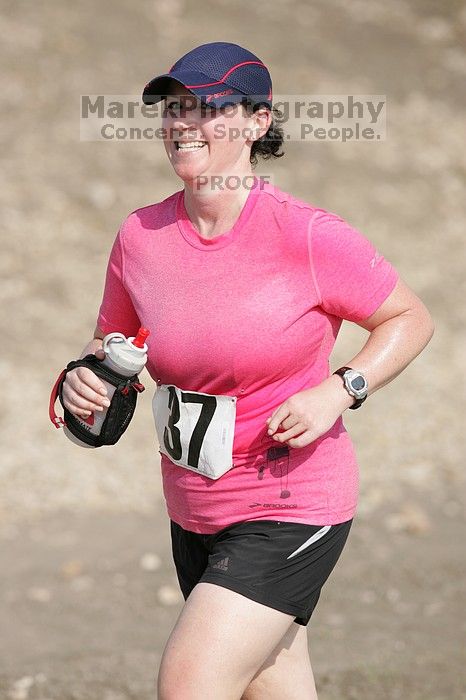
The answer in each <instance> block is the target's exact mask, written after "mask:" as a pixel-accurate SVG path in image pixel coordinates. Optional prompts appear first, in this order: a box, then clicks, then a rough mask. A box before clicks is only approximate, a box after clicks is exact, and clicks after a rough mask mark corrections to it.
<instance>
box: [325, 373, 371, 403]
mask: <svg viewBox="0 0 466 700" xmlns="http://www.w3.org/2000/svg"><path fill="white" fill-rule="evenodd" d="M333 374H338V375H339V376H340V377H342V378H343V384H344V386H345V389H346V391H347V392H348V394H350V396H354V398H355V399H356V401H355V402H354V403H353V405H352V406H349V408H351V409H353V410H354V409H355V408H359V406H360V405H361V404H362V403H363V402H364V401H365V400H366V399H367V389H368V386H367V381H366V378H365V376H364V375H363V374H361V372H358V371H357V370H356V369H353V368H352V367H340V368H339V369H337V370H335V372H334V373H333Z"/></svg>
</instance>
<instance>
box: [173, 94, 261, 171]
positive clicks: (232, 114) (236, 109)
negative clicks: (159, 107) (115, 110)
mask: <svg viewBox="0 0 466 700" xmlns="http://www.w3.org/2000/svg"><path fill="white" fill-rule="evenodd" d="M270 121H271V116H270V112H269V111H268V110H267V109H260V110H258V111H257V112H255V113H254V114H249V113H248V112H247V110H246V109H245V108H244V107H243V106H242V105H227V106H226V107H221V108H218V109H214V108H213V107H210V106H208V105H207V106H204V108H203V109H201V103H200V101H199V99H198V98H197V97H195V96H194V95H193V94H192V93H191V92H189V90H187V89H186V88H184V87H183V86H181V85H180V84H179V83H176V82H175V81H172V84H171V88H170V95H168V96H167V97H166V98H165V99H164V104H163V117H162V126H163V129H164V146H165V150H166V152H167V155H168V158H169V160H170V163H171V164H172V166H173V168H174V170H175V172H176V174H177V175H178V176H179V177H180V178H181V179H182V180H183V181H184V182H185V183H190V182H194V181H195V179H196V178H198V177H199V176H201V175H202V176H213V175H222V176H227V175H241V176H242V175H245V174H250V173H251V172H252V171H251V164H250V161H249V156H250V151H251V145H252V143H253V141H254V140H256V139H257V138H259V137H260V136H262V134H264V133H265V132H266V131H267V129H268V127H269V125H270Z"/></svg>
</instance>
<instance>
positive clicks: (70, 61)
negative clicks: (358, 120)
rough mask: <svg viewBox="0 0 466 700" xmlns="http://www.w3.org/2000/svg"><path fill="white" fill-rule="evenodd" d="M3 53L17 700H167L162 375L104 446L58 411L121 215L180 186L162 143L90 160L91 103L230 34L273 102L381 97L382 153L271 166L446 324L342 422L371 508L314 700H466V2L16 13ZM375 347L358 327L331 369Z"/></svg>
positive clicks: (187, 5)
mask: <svg viewBox="0 0 466 700" xmlns="http://www.w3.org/2000/svg"><path fill="white" fill-rule="evenodd" d="M0 37H1V42H0V47H1V48H0V51H1V52H2V66H3V89H2V91H1V93H0V102H1V106H0V109H1V112H2V130H1V139H2V156H3V168H2V170H1V175H0V177H1V187H0V198H1V200H2V207H3V233H2V239H3V240H2V255H1V257H0V264H1V270H2V282H1V288H0V294H1V298H2V302H3V309H4V312H3V314H2V336H3V352H2V354H1V356H0V373H1V377H2V385H3V395H4V399H5V400H4V402H3V410H2V414H1V422H0V430H1V439H2V451H1V468H0V469H1V471H0V475H1V482H2V488H1V495H0V563H1V569H2V572H3V576H2V577H1V579H0V598H1V601H2V609H3V633H2V635H1V636H0V697H1V698H2V699H3V698H5V699H8V700H23V699H24V700H26V699H28V698H29V699H30V700H36V699H40V700H126V699H130V698H134V699H136V698H137V699H138V700H146V698H147V699H149V698H153V697H154V696H155V693H154V684H155V677H156V674H157V668H158V663H159V660H160V656H161V652H162V650H163V648H164V645H165V642H166V640H167V638H168V636H169V633H170V630H171V628H172V627H173V624H174V623H175V621H176V618H177V615H178V613H179V611H180V610H181V606H182V598H181V595H180V593H179V591H178V587H177V581H176V576H175V571H174V567H173V565H172V561H171V554H170V544H169V529H168V519H167V516H166V512H165V503H164V499H163V494H162V493H161V480H160V473H159V454H158V451H157V445H156V443H155V438H154V435H155V433H154V429H153V423H152V414H151V398H152V394H153V388H154V387H153V384H152V380H151V379H150V377H149V375H148V374H147V373H146V372H144V373H143V375H142V378H143V381H145V383H146V385H147V388H148V390H147V391H146V392H145V393H144V394H142V395H141V397H140V400H139V406H138V411H137V414H136V416H135V418H134V420H133V422H132V424H131V427H130V429H129V430H128V431H127V433H125V435H124V436H123V438H122V439H121V441H120V442H119V443H118V445H116V446H114V447H109V448H104V449H101V450H95V451H92V450H82V449H81V448H79V447H77V446H75V445H73V444H72V443H70V442H69V441H68V440H67V439H66V438H65V437H64V436H63V435H62V434H61V432H58V431H57V430H55V429H54V428H53V426H52V424H51V423H50V421H49V418H48V400H49V394H50V390H51V386H52V384H53V382H54V381H55V379H56V376H57V375H58V373H59V371H60V370H61V369H62V368H63V367H64V366H65V365H66V363H67V362H68V361H69V360H70V359H73V358H75V357H77V356H78V355H79V353H80V352H81V350H82V348H83V346H84V345H85V344H86V343H87V341H88V340H89V339H90V337H92V332H93V329H94V326H95V320H96V316H97V311H98V307H99V305H100V300H101V295H102V290H103V282H104V275H105V268H106V263H107V258H108V254H109V252H110V247H111V245H112V242H113V239H114V237H115V234H116V231H117V230H118V227H119V225H120V223H121V221H122V220H123V218H124V217H125V216H126V215H127V214H128V213H129V212H130V211H132V210H133V209H136V208H138V207H140V206H144V205H146V204H149V203H152V202H156V201H160V200H161V199H163V198H164V197H166V196H168V195H169V194H171V193H172V192H173V191H175V190H177V189H180V183H179V181H178V180H177V178H176V176H174V174H173V172H172V171H171V168H170V166H169V164H168V161H167V159H166V156H165V151H164V149H163V145H162V144H161V143H160V142H155V141H154V142H149V141H146V142H135V141H131V142H115V141H111V142H102V141H100V142H95V141H94V142H84V141H81V140H80V135H79V102H80V95H83V94H105V95H134V96H136V97H138V96H139V95H140V93H141V90H142V88H143V86H144V84H145V83H146V82H147V81H148V80H149V79H150V78H151V77H152V76H153V75H154V74H156V73H159V72H162V71H165V70H168V68H169V67H170V66H171V65H172V64H173V63H174V61H175V60H176V59H177V58H178V57H179V56H181V55H182V54H183V53H185V52H186V51H188V50H189V49H191V48H193V47H194V46H196V45H198V44H201V43H205V42H208V41H218V40H223V41H233V42H237V43H239V44H242V45H243V46H246V47H248V48H250V49H251V50H252V51H253V52H255V53H256V54H257V55H259V56H260V57H261V58H262V60H264V61H265V62H266V63H267V64H268V65H269V67H270V70H271V73H272V77H273V79H274V86H275V92H276V93H280V94H303V95H311V94H325V95H328V94H335V95H341V94H348V93H350V94H376V95H379V94H384V95H387V106H388V119H387V138H386V140H385V141H381V142H378V143H361V142H359V143H358V142H352V143H346V144H342V143H338V142H333V143H332V142H323V143H318V142H312V143H311V142H309V143H302V142H301V143H299V142H290V143H288V144H287V145H286V157H284V158H282V159H281V160H279V161H277V162H276V163H274V164H273V165H270V164H267V163H263V164H262V165H261V166H260V167H259V168H258V169H257V172H258V173H263V174H269V173H272V174H273V177H274V182H275V183H276V184H277V185H278V186H279V187H281V188H282V189H284V190H286V191H290V192H292V193H293V194H294V195H295V196H297V197H300V198H302V199H305V200H306V201H309V202H313V203H315V204H316V205H318V206H321V207H324V208H327V209H330V210H331V211H335V212H337V213H339V214H340V215H341V216H343V217H344V218H346V219H347V220H348V221H350V222H351V223H352V224H353V225H354V226H356V227H357V228H359V229H360V230H361V231H362V232H363V233H364V234H365V235H366V236H368V237H369V238H370V239H371V240H372V241H373V242H374V243H375V244H376V246H377V247H378V249H379V250H381V251H382V252H383V254H384V255H385V256H386V257H387V258H388V259H389V260H390V261H391V262H392V263H393V264H394V265H395V266H396V267H397V269H398V270H399V272H400V274H401V276H402V278H403V279H404V280H405V282H406V283H407V284H409V285H410V286H411V287H412V288H413V289H414V290H415V292H416V293H417V294H418V295H419V296H420V297H421V298H422V299H423V301H424V303H425V304H426V305H427V307H428V308H429V309H430V311H431V313H432V315H433V317H434V320H435V324H436V331H435V335H434V337H433V339H432V341H431V342H430V344H429V345H428V347H427V349H426V350H425V351H424V352H423V353H422V355H421V356H419V357H418V358H417V359H416V360H415V361H414V362H413V363H412V364H411V365H410V366H409V367H408V368H407V369H406V370H405V371H404V372H403V373H402V374H401V375H400V376H399V377H397V378H396V379H395V380H394V381H393V382H392V383H391V384H389V385H388V386H386V387H384V388H383V389H382V390H381V391H379V392H378V393H377V394H375V395H373V396H372V397H371V398H370V400H368V401H367V403H366V404H365V405H364V408H362V409H361V410H360V411H357V412H354V413H353V412H351V411H347V412H346V413H345V424H346V426H347V428H348V429H349V431H350V433H351V435H352V438H353V441H354V443H355V446H356V449H357V453H358V456H359V462H360V468H361V495H360V505H359V509H358V513H357V517H356V518H355V522H354V525H353V528H352V532H351V536H350V538H349V540H348V543H347V546H346V548H345V550H344V553H343V554H342V556H341V559H340V561H339V563H338V566H337V568H336V570H335V573H334V574H333V575H332V577H331V578H330V579H329V581H328V582H327V584H326V587H325V589H324V590H323V593H322V596H321V599H320V602H319V606H318V608H317V609H316V611H315V613H314V616H313V618H312V620H311V623H310V625H309V627H308V631H309V644H310V649H311V658H312V660H313V667H314V671H315V677H316V682H317V687H318V691H319V698H320V700H337V699H340V698H345V699H347V698H349V699H355V700H356V699H357V700H373V699H374V698H377V700H384V699H390V700H392V699H395V698H400V699H402V700H447V699H448V700H459V699H460V698H463V697H465V696H466V678H465V672H464V667H465V662H466V658H465V655H464V647H465V644H464V642H465V622H464V615H463V614H462V613H463V611H464V601H465V599H464V573H465V572H464V568H465V567H464V545H463V539H464V509H463V508H462V496H463V494H464V454H465V441H464V433H465V431H464V415H465V412H466V406H465V393H464V365H465V351H464V348H465V347H466V342H465V341H466V338H465V323H464V321H465V304H464V296H465V288H464V278H465V276H464V267H465V257H466V256H465V248H464V242H463V241H464V235H465V214H466V197H465V194H464V185H465V167H466V149H465V142H466V138H465V137H466V126H465V118H464V109H465V102H466V91H465V89H464V85H465V79H466V53H465V51H464V46H465V40H466V3H465V2H464V0H448V2H443V3H442V2H438V0H391V2H390V3H387V2H383V0H312V1H311V2H309V0H307V1H304V0H303V1H301V2H300V1H299V0H287V1H282V2H276V3H269V4H268V5H267V6H264V4H263V3H249V2H245V1H244V0H236V1H235V2H233V3H232V2H230V1H228V2H227V0H216V2H213V1H211V0H204V2H203V3H202V4H200V3H196V2H194V1H190V2H188V1H187V0H160V1H159V2H157V1H150V0H139V1H138V2H137V3H133V4H131V3H127V2H123V1H122V0H113V1H112V2H110V0H101V2H99V3H97V4H96V3H94V2H91V1H90V0H80V1H79V2H75V3H68V2H59V1H58V0H49V1H48V2H42V1H38V2H32V1H31V0H29V1H28V0H15V2H13V1H12V0H10V1H8V0H2V3H1V13H0ZM366 337H367V334H366V333H365V332H364V331H363V330H362V329H360V328H358V327H357V326H354V325H352V324H348V323H345V324H344V326H343V329H342V332H341V335H340V337H339V340H338V344H337V347H336V349H335V352H334V355H333V357H332V367H333V368H336V367H338V366H339V365H341V364H343V363H344V362H346V361H348V358H350V357H352V356H353V355H354V354H355V353H356V351H357V349H358V348H359V347H361V346H362V344H363V343H364V342H365V339H366ZM57 408H58V406H57ZM350 414H351V415H350Z"/></svg>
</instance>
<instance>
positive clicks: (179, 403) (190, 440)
mask: <svg viewBox="0 0 466 700" xmlns="http://www.w3.org/2000/svg"><path fill="white" fill-rule="evenodd" d="M152 412H153V414H154V421H155V430H156V432H157V437H158V440H159V445H160V451H161V452H162V453H163V454H165V455H166V456H167V457H168V458H169V459H170V460H171V461H172V462H173V463H174V464H178V466H180V467H184V468H185V469H190V470H191V471H193V472H198V473H199V474H203V475H204V476H208V477H209V478H210V479H218V478H219V477H220V476H222V474H225V472H227V471H228V470H229V469H231V468H232V467H233V466H234V465H233V438H234V433H235V419H236V396H216V395H215V394H203V393H201V392H198V391H183V390H182V389H179V388H178V387H177V386H174V385H173V384H161V385H160V386H159V387H158V388H157V390H156V392H155V394H154V398H153V400H152Z"/></svg>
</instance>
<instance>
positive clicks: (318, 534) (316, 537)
mask: <svg viewBox="0 0 466 700" xmlns="http://www.w3.org/2000/svg"><path fill="white" fill-rule="evenodd" d="M331 527H332V526H331V525H324V527H321V528H320V530H317V532H315V533H314V534H313V535H312V537H309V539H308V540H306V541H305V542H303V544H302V545H301V546H300V547H298V549H295V551H294V552H293V553H292V554H290V556H289V557H287V559H291V557H295V556H296V555H297V554H299V553H300V552H302V551H303V549H306V547H309V545H310V544H312V543H313V542H316V541H317V540H320V538H321V537H323V536H324V535H325V533H326V532H328V531H329V530H330V528H331Z"/></svg>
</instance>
